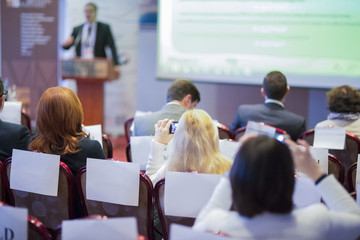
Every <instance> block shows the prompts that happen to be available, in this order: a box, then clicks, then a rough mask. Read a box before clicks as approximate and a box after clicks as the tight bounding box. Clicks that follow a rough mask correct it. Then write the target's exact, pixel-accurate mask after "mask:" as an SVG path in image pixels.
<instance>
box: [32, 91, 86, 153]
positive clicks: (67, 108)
mask: <svg viewBox="0 0 360 240" xmlns="http://www.w3.org/2000/svg"><path fill="white" fill-rule="evenodd" d="M36 115H37V117H36V129H37V133H38V136H37V137H36V138H35V139H34V140H33V141H32V142H31V143H30V145H29V149H30V150H37V151H40V152H44V153H54V154H59V155H63V154H74V153H77V152H78V151H79V150H78V144H79V139H78V138H77V137H79V136H81V137H84V136H85V135H86V133H85V132H84V131H83V130H82V122H83V119H84V113H83V108H82V106H81V102H80V100H79V98H78V97H77V96H76V95H75V93H74V92H73V91H71V90H70V89H69V88H65V87H52V88H49V89H47V90H46V91H45V92H44V94H43V95H42V96H41V98H40V100H39V103H38V106H37V110H36Z"/></svg>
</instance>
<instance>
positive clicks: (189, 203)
mask: <svg viewBox="0 0 360 240" xmlns="http://www.w3.org/2000/svg"><path fill="white" fill-rule="evenodd" d="M165 179H166V180H165V193H164V195H165V196H164V205H165V215H170V216H179V217H192V218H195V217H197V215H198V214H199V212H200V210H201V208H202V207H204V205H205V204H206V203H207V202H208V201H209V199H210V197H211V195H212V193H213V191H214V188H215V186H216V185H217V184H218V182H219V181H220V179H221V175H216V174H201V173H186V172H170V171H169V172H167V173H166V177H165Z"/></svg>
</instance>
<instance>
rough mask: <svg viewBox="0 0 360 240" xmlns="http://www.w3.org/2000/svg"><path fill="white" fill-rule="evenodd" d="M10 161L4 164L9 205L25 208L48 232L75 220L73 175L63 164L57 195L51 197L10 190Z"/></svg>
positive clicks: (61, 165) (61, 164)
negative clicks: (68, 220)
mask: <svg viewBox="0 0 360 240" xmlns="http://www.w3.org/2000/svg"><path fill="white" fill-rule="evenodd" d="M11 160H12V159H11V158H9V159H7V160H6V161H5V164H4V168H5V172H6V178H5V180H6V190H7V192H8V196H9V200H10V204H11V205H13V206H16V207H24V208H27V209H28V210H29V215H31V216H33V217H36V218H37V219H39V220H40V221H41V222H43V223H44V224H45V226H46V227H47V228H48V230H49V231H50V232H52V231H54V230H55V229H56V227H57V226H58V225H59V224H60V223H61V222H62V221H63V220H67V219H73V218H75V203H74V185H73V184H74V183H73V175H72V173H71V170H70V169H69V167H68V166H67V165H66V164H65V163H63V162H60V166H59V167H60V171H59V186H58V195H57V197H53V196H46V195H41V194H36V193H31V192H24V191H19V190H14V189H10V182H9V181H10V169H11Z"/></svg>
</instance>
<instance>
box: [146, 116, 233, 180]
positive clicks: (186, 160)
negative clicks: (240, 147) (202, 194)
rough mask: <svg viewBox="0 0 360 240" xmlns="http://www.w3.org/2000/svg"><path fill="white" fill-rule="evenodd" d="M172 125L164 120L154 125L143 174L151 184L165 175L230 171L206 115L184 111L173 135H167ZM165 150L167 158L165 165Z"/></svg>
mask: <svg viewBox="0 0 360 240" xmlns="http://www.w3.org/2000/svg"><path fill="white" fill-rule="evenodd" d="M172 123H173V120H168V119H165V120H161V121H159V122H158V123H157V124H156V125H155V137H154V139H153V141H152V146H151V152H150V157H149V161H148V163H147V166H146V174H147V175H148V176H149V177H150V179H151V181H152V182H153V183H154V184H155V183H156V182H157V181H158V180H160V179H161V178H163V177H165V172H166V171H177V172H199V173H209V174H224V173H225V172H226V171H228V170H229V169H230V167H231V163H230V161H229V160H228V159H226V157H225V156H224V155H222V153H221V152H220V150H219V136H218V130H217V128H216V126H215V125H214V123H213V120H212V119H211V117H210V116H209V114H208V113H206V112H205V111H204V110H199V109H193V110H189V111H186V112H185V113H184V114H183V115H182V117H181V118H180V120H179V123H178V125H177V128H176V131H175V134H169V128H170V125H171V124H172ZM170 140H172V141H170ZM168 143H169V144H168ZM166 148H168V153H169V157H168V160H166V161H165V159H164V150H165V149H166Z"/></svg>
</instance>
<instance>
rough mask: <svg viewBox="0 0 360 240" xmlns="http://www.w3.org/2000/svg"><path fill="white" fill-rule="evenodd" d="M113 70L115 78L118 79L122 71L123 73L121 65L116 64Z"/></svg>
mask: <svg viewBox="0 0 360 240" xmlns="http://www.w3.org/2000/svg"><path fill="white" fill-rule="evenodd" d="M113 71H114V73H115V78H116V79H118V78H119V77H120V73H121V68H120V66H119V65H115V66H114V67H113Z"/></svg>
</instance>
